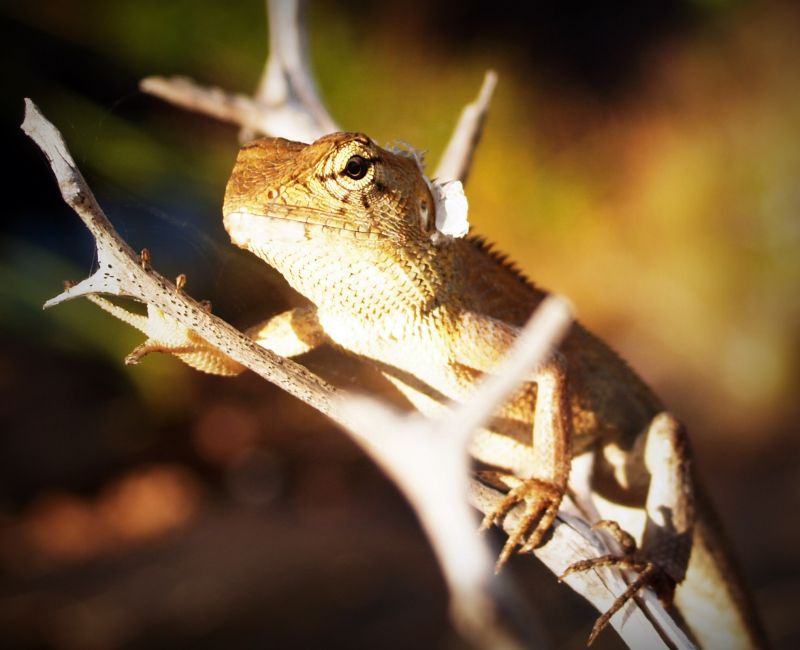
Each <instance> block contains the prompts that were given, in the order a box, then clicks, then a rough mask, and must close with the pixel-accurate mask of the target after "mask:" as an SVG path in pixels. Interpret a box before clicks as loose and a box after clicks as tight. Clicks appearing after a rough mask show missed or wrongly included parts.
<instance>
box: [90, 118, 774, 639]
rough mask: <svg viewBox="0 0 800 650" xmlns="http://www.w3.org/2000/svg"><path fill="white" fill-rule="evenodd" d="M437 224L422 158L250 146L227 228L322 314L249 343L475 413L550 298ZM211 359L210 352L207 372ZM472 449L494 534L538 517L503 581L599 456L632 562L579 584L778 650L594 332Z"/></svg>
mask: <svg viewBox="0 0 800 650" xmlns="http://www.w3.org/2000/svg"><path fill="white" fill-rule="evenodd" d="M437 209H438V206H437V201H436V197H435V195H434V191H433V186H432V185H431V183H430V182H429V181H428V180H427V178H426V177H425V175H424V171H423V169H422V165H421V163H420V161H419V159H418V158H417V157H416V156H415V155H414V154H413V152H407V151H397V150H388V149H384V148H382V147H380V146H378V145H377V144H376V143H375V142H373V141H372V140H371V139H370V138H369V137H368V136H366V135H364V134H360V133H334V134H330V135H326V136H323V137H322V138H320V139H318V140H317V141H315V142H314V143H311V144H305V143H299V142H292V141H289V140H285V139H282V138H262V139H258V140H254V141H252V142H249V143H247V144H245V145H244V146H243V147H242V148H241V149H240V151H239V154H238V157H237V160H236V163H235V166H234V169H233V171H232V174H231V176H230V179H229V181H228V184H227V187H226V191H225V198H224V203H223V223H224V226H225V229H226V230H227V232H228V234H229V235H230V237H231V240H232V242H233V243H234V244H236V245H238V246H240V247H242V248H244V249H246V250H249V251H251V252H252V253H254V254H255V255H257V256H258V257H259V258H261V259H262V260H263V261H265V262H266V263H267V264H269V265H270V266H272V267H274V268H275V269H277V271H278V272H279V273H280V274H281V275H282V276H283V277H284V278H285V279H286V281H287V282H288V283H289V285H290V286H291V287H293V288H294V289H295V290H297V291H298V292H299V293H300V294H302V295H303V296H304V297H305V298H307V299H308V301H309V304H308V305H306V306H303V307H298V308H295V309H291V310H289V311H286V312H283V313H281V314H278V315H276V316H273V317H272V318H270V319H268V320H267V321H265V322H264V323H261V324H258V325H256V326H255V327H253V328H251V329H250V330H248V333H249V334H250V335H251V336H252V337H253V338H254V339H255V340H256V341H257V342H258V343H259V344H261V345H263V346H264V347H266V348H268V349H270V350H271V351H273V352H275V353H277V354H279V355H282V356H287V357H295V356H298V355H301V354H304V353H306V352H308V351H310V350H312V349H314V348H316V347H318V346H320V345H322V344H332V345H334V346H336V347H338V348H340V349H342V350H344V351H346V352H348V353H351V354H354V355H357V356H358V357H361V358H363V359H366V360H369V361H370V362H372V363H374V364H376V365H377V366H378V368H379V369H380V370H381V372H382V373H383V374H384V376H385V377H386V378H387V379H388V380H389V381H390V382H391V383H393V384H394V385H395V386H396V387H397V388H398V390H399V391H400V392H401V393H402V394H403V395H404V396H405V397H406V398H407V399H408V400H409V402H411V404H412V405H413V406H414V407H416V408H417V409H419V410H420V411H422V412H423V413H426V414H430V415H436V414H439V413H442V412H443V411H444V410H446V409H447V408H448V404H449V403H451V402H453V401H455V402H458V401H460V400H464V399H468V398H469V396H470V393H471V391H472V389H473V387H474V386H475V384H476V382H477V381H478V380H479V379H480V378H481V377H482V376H483V374H484V373H491V372H492V371H493V368H494V367H495V365H496V364H497V363H498V361H499V360H500V359H501V358H502V357H503V355H504V353H505V352H506V351H507V350H508V349H509V347H510V346H511V344H512V342H513V341H514V339H515V337H516V335H517V333H518V332H519V329H520V328H521V327H522V326H523V325H524V324H525V322H526V321H527V320H528V318H529V317H530V315H531V314H532V313H533V311H534V310H535V309H536V307H537V306H538V304H539V303H540V302H541V301H542V300H543V299H544V298H545V297H546V296H547V292H546V291H545V290H543V289H541V288H539V287H537V286H536V285H534V284H533V283H532V282H530V281H529V280H528V279H527V278H526V277H525V276H524V275H523V274H522V273H521V272H520V271H519V270H518V269H517V267H516V266H514V265H513V264H512V263H510V262H509V261H508V260H507V259H506V258H505V257H504V256H502V255H501V254H499V253H497V252H496V250H495V249H494V248H493V247H492V246H491V245H489V244H487V243H486V242H485V240H483V239H481V238H479V237H477V236H475V235H469V236H467V237H450V236H447V235H443V234H442V233H441V232H440V231H439V230H438V228H437V214H436V211H437ZM101 306H102V305H101ZM201 348H202V345H200V344H198V343H196V342H193V341H190V342H189V344H188V347H187V344H186V343H185V342H184V344H182V347H181V348H180V351H181V353H182V355H183V357H182V358H183V359H184V360H185V361H187V362H190V363H191V365H194V366H195V367H196V368H198V369H201V370H205V371H207V372H216V373H218V374H237V373H238V372H241V370H242V368H241V367H238V366H237V365H236V364H225V363H222V364H220V363H218V362H214V363H207V359H208V358H209V357H208V356H207V352H208V350H207V349H202V350H201ZM159 349H160V350H163V351H170V349H169V346H162V345H160V344H158V342H157V341H156V342H155V343H153V344H150V345H149V347H148V348H147V350H146V351H151V350H159ZM193 350H201V351H202V353H203V354H202V355H201V357H192V352H193ZM187 352H188V353H189V354H188V355H187ZM219 354H220V355H221V354H222V353H221V352H220V353H219ZM187 356H188V357H189V358H190V359H191V358H195V359H196V358H201V361H200V362H196V361H195V362H191V360H190V359H189V360H187ZM212 356H213V355H212ZM470 451H471V454H472V456H473V458H474V459H475V461H476V463H477V464H478V465H479V466H480V467H482V468H483V471H482V473H481V475H482V476H484V477H486V480H487V481H492V482H494V484H499V485H501V486H504V487H505V488H506V489H507V490H508V495H507V497H506V498H505V500H504V501H503V502H502V503H501V505H500V506H499V507H498V509H497V510H496V511H495V512H490V513H488V514H487V515H486V517H485V519H484V521H483V527H489V526H491V525H493V524H499V523H501V522H502V521H503V518H504V516H505V515H506V514H507V513H508V511H509V510H510V509H511V508H512V507H514V506H515V505H517V504H518V503H523V504H524V505H525V512H526V515H525V517H524V518H523V521H522V524H521V525H520V526H519V527H518V528H517V530H516V531H515V532H513V533H512V534H511V535H509V537H508V540H507V541H506V543H505V545H504V547H503V549H502V551H501V553H500V557H499V560H498V566H501V565H502V564H503V563H504V562H505V561H506V560H507V559H508V558H509V556H510V555H511V554H512V553H513V552H514V551H515V550H516V549H518V548H519V549H523V550H529V549H532V548H535V547H536V546H537V545H539V543H540V542H541V541H542V540H543V538H544V536H545V535H546V533H547V532H548V530H549V528H550V527H551V525H552V523H553V521H554V519H555V516H556V513H557V511H558V508H559V505H560V503H561V500H562V498H563V496H564V494H565V493H566V491H567V489H568V481H569V476H570V465H571V461H572V459H573V458H574V457H575V456H577V455H579V454H584V453H591V454H592V463H593V465H592V476H591V482H592V485H591V487H592V492H593V495H596V496H597V500H598V503H600V504H605V506H607V507H606V509H605V510H604V511H602V512H603V513H604V514H605V512H610V513H611V516H610V517H607V518H608V519H610V520H613V521H609V522H600V525H604V526H605V527H607V528H609V529H611V530H612V531H614V532H615V536H616V537H617V538H618V539H619V540H620V542H622V544H621V546H622V548H623V551H622V554H621V555H620V556H614V557H604V558H600V559H595V560H587V561H585V562H583V563H578V564H579V565H580V566H577V565H574V566H573V567H570V569H569V570H584V569H587V568H591V567H592V566H597V565H602V564H603V563H607V564H608V563H616V564H619V565H620V566H621V567H622V568H631V569H635V570H637V571H640V572H641V573H640V576H639V578H638V579H637V580H635V581H634V582H633V583H632V584H631V587H630V588H629V589H628V591H627V592H626V594H625V595H624V596H623V597H622V598H621V600H618V602H617V603H615V605H614V607H613V608H612V610H615V609H617V608H618V607H620V606H621V605H622V604H624V599H626V598H629V597H632V596H633V595H635V593H636V591H637V590H638V589H639V588H640V587H642V586H644V585H649V586H652V587H654V588H655V589H656V591H657V593H658V595H659V596H660V597H661V598H662V599H663V600H665V601H666V602H667V603H670V602H672V601H673V600H674V603H675V605H676V606H677V608H678V610H679V612H680V614H681V616H682V617H683V618H684V620H685V621H686V622H687V624H688V626H689V628H690V629H691V632H692V634H693V635H694V637H695V638H696V639H697V640H698V641H699V643H700V645H701V646H702V647H703V648H763V647H766V646H767V642H766V639H765V636H764V634H763V631H762V627H761V624H760V622H759V618H758V615H757V613H756V610H755V608H754V606H753V604H752V600H751V596H750V594H749V592H748V590H747V588H746V587H745V585H744V583H743V581H742V580H741V578H740V577H739V576H738V573H737V570H736V568H735V562H734V560H733V558H732V555H731V553H730V552H729V551H728V550H727V547H726V543H725V540H724V538H723V536H722V533H721V532H720V527H719V525H718V524H717V523H716V517H715V515H714V512H713V508H712V506H711V505H710V503H709V502H708V500H707V498H705V496H704V495H703V492H702V490H701V487H700V486H699V485H698V482H697V479H696V477H695V476H694V474H695V472H694V468H693V465H692V457H691V452H690V447H689V443H688V439H687V437H686V432H685V430H684V427H683V426H682V425H681V423H680V422H679V421H678V420H677V419H676V418H675V417H674V416H673V415H672V414H670V413H669V412H667V411H665V409H664V406H663V404H662V403H661V401H660V400H659V398H658V397H657V396H656V395H655V394H654V392H653V391H652V390H651V389H650V388H649V387H648V386H647V385H646V384H645V383H644V381H643V380H641V379H640V378H639V377H638V375H636V374H635V372H634V371H633V370H632V369H631V368H630V367H629V366H628V365H627V364H626V363H625V362H624V361H623V360H622V359H621V357H620V356H618V355H617V354H616V353H615V352H614V351H612V349H611V348H610V347H609V346H607V345H606V344H605V343H604V342H603V341H602V340H601V339H599V338H598V337H596V336H594V335H593V334H592V333H590V332H589V331H588V330H587V329H586V328H584V327H583V326H582V325H581V324H580V323H578V322H576V323H574V324H573V325H572V327H571V329H570V331H569V333H568V334H567V336H566V338H565V339H564V340H563V342H562V344H561V346H560V347H559V349H558V351H556V352H554V353H553V355H552V356H551V358H550V360H549V361H548V362H547V363H545V364H544V365H543V366H542V367H539V368H536V369H534V370H533V371H532V372H531V374H530V377H529V378H528V381H526V382H525V383H524V385H523V386H522V387H520V389H519V390H518V391H517V392H516V393H515V395H514V396H513V397H512V398H511V399H510V400H509V401H508V402H507V403H506V404H505V405H504V406H503V407H501V409H500V411H499V412H498V413H497V414H496V417H495V418H494V419H493V421H492V422H491V424H490V425H489V426H487V427H485V428H483V429H481V430H479V431H477V432H476V433H475V436H474V440H473V443H472V446H471V450H470ZM656 488H657V489H656ZM631 513H633V515H632V516H628V515H630V514H631ZM628 520H629V521H630V523H629V521H628ZM617 522H619V523H617ZM637 522H638V523H637ZM637 527H638V529H639V530H638V539H635V538H634V537H633V536H632V535H631V534H630V532H633V530H634V529H636V528H637ZM569 570H568V571H569ZM610 614H611V612H607V613H606V614H605V615H603V616H602V617H601V618H600V619H599V620H598V624H596V625H595V629H594V630H593V635H592V637H590V642H591V640H592V639H593V638H594V636H595V635H596V634H597V632H599V630H600V629H602V627H603V625H604V624H605V623H606V622H607V621H608V618H609V617H610Z"/></svg>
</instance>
